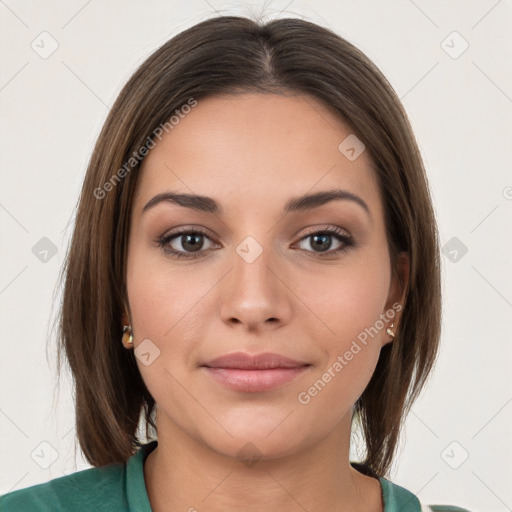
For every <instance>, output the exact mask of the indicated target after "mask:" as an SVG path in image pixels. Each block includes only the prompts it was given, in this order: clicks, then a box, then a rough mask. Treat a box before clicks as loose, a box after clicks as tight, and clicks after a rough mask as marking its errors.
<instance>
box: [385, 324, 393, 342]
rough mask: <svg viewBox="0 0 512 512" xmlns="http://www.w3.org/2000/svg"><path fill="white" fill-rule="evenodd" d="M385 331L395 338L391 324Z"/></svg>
mask: <svg viewBox="0 0 512 512" xmlns="http://www.w3.org/2000/svg"><path fill="white" fill-rule="evenodd" d="M386 332H387V334H388V335H389V336H391V337H392V338H393V339H394V338H395V331H393V324H391V325H390V326H389V327H388V328H387V329H386Z"/></svg>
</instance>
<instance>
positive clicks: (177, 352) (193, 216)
mask: <svg viewBox="0 0 512 512" xmlns="http://www.w3.org/2000/svg"><path fill="white" fill-rule="evenodd" d="M350 133H351V130H350V128H349V127H348V126H347V125H346V124H344V123H343V122H342V121H341V120H340V119H339V118H338V117H337V116H335V115H334V114H333V113H332V112H331V111H330V110H329V109H327V108H326V107H325V106H324V105H323V104H321V103H320V102H319V101H318V100H316V99H315V98H312V97H309V96H303V95H286V96H285V95H279V94H256V93H254V94H252V93H251V94H248V93H246V94H241V95H238V96H229V97H227V96H226V97H218V96H217V97H213V98H209V99H206V100H200V101H198V105H197V106H196V107H195V108H193V109H192V111H191V112H190V113H189V114H188V115H187V116H186V117H184V119H181V120H180V122H179V124H178V125H176V126H175V127H174V129H173V130H172V131H171V132H170V133H169V134H167V135H165V136H164V137H163V139H162V141H161V142H159V143H158V144H157V145H156V147H154V148H153V149H152V150H151V151H150V153H149V154H148V156H147V157H146V159H145V160H144V163H143V166H142V169H141V174H140V176H139V181H138V184H137V189H136V193H135V197H134V203H133V208H132V217H131V228H130V235H129V246H128V264H127V289H128V299H129V312H128V313H127V315H126V316H125V318H124V319H123V321H124V322H129V323H131V325H132V331H133V337H134V347H135V348H137V347H138V346H139V344H140V343H142V342H143V340H145V339H149V340H151V343H153V344H154V346H156V347H158V349H159V350H160V355H159V357H157V358H156V359H154V361H152V362H151V364H149V365H147V366H146V365H144V364H142V362H141V361H140V360H139V359H137V364H138V366H139V369H140V372H141V375H142V377H143V379H144V381H145V383H146V385H147V387H148V389H149V391H150V392H151V394H152V396H153V397H154V398H155V400H156V403H157V427H158V440H159V444H158V447H157V449H156V450H155V451H153V452H152V453H151V454H150V455H149V457H148V458H147V460H146V463H145V466H144V476H145V481H146V487H147V491H148V496H149V499H150V502H151V506H152V508H153V510H154V511H156V512H160V511H169V510H184V511H185V510H191V511H192V510H200V511H212V512H213V511H215V512H217V511H219V512H220V511H222V512H226V511H235V510H236V511H239V510H246V511H250V512H253V511H263V510H264V511H268V510H286V511H290V512H293V511H303V510H304V509H306V510H308V511H309V512H320V511H323V510H334V511H338V512H348V511H351V512H354V511H355V512H358V511H361V512H362V511H366V512H368V511H370V512H380V511H382V510H383V503H382V500H381V490H380V484H379V482H378V480H377V479H374V478H370V477H367V476H364V475H362V474H361V473H359V472H358V471H356V470H355V469H353V468H352V467H351V466H350V464H349V446H350V424H351V417H352V407H353V405H354V403H355V402H356V401H357V399H358V397H359V396H360V395H361V393H362V392H363V391H364V389H365V388H366V386H367V384H368V382H369V380H370V378H371V376H372V374H373V371H374V370H375V366H376V364H377V361H378V358H379V353H380V349H381V347H382V346H384V345H385V344H386V343H390V342H392V337H391V336H389V335H388V334H386V327H388V326H389V325H390V322H386V323H385V327H384V328H383V329H381V330H380V331H379V333H378V335H376V336H374V337H373V338H370V341H369V342H368V344H367V345H366V346H363V348H362V350H361V351H360V352H359V353H357V355H355V356H354V357H353V359H352V360H351V361H349V362H348V364H346V366H344V367H343V369H342V371H340V372H338V373H336V374H335V377H333V378H332V379H331V380H330V382H329V383H328V384H327V385H326V386H325V387H324V388H323V389H322V390H321V392H319V393H318V394H317V395H316V396H314V397H312V398H311V401H310V402H309V403H308V404H301V403H300V402H299V401H298V398H297V397H298V394H299V393H300V392H304V391H307V390H308V389H309V388H310V387H311V386H312V385H313V383H314V382H315V381H317V380H318V379H319V378H321V376H322V374H323V373H324V372H325V371H326V370H327V369H328V368H329V367H331V366H332V365H333V364H334V362H335V361H336V360H337V357H338V356H340V355H343V354H345V352H346V351H347V350H349V348H350V346H351V344H352V342H353V341H354V340H356V339H357V336H358V334H360V333H361V332H363V331H364V330H365V328H368V327H370V326H373V325H374V324H375V322H376V321H377V320H378V319H379V318H380V317H379V315H381V314H382V313H385V312H386V311H388V310H390V309H391V308H392V305H393V304H394V303H397V302H398V303H400V302H402V303H403V298H404V288H401V287H400V285H399V282H398V279H397V278H396V276H395V275H394V274H393V273H392V272H391V260H390V255H389V249H388V242H387V238H386V231H385V223H384V214H383V207H382V200H381V196H380V191H379V188H378V184H377V180H376V176H375V173H374V171H373V169H372V161H371V158H370V156H369V154H368V152H367V151H364V152H363V153H362V154H361V155H360V156H359V157H358V158H357V159H356V160H354V161H350V160H348V159H347V158H346V157H345V156H344V155H343V154H342V153H341V152H340V151H339V150H338V145H339V144H340V143H341V141H343V140H344V139H345V138H346V137H347V136H348V135H350ZM330 189H344V190H347V191H350V192H351V193H352V194H355V195H357V196H358V197H360V198H361V199H363V200H364V202H365V203H366V204H367V206H368V209H369V213H367V212H366V211H365V209H364V208H363V207H361V206H360V205H359V204H357V203H356V202H355V201H352V200H346V199H345V200H337V201H336V200H335V201H330V202H327V203H325V204H323V205H321V206H318V207H316V208H312V209H309V210H305V211H300V212H290V213H287V214H286V215H284V216H283V215H282V213H281V209H282V208H283V206H284V205H285V203H286V202H287V201H288V200H289V199H290V198H292V197H297V196H301V195H303V194H307V193H314V192H318V191H323V190H330ZM168 191H175V192H179V193H188V194H199V195H204V196H209V197H212V198H214V199H215V200H216V201H217V202H218V203H219V204H220V205H221V206H222V208H223V213H222V215H220V214H219V215H215V214H212V213H207V212H199V211H195V210H192V209H189V208H186V207H184V206H180V205H177V204H173V203H171V202H161V203H159V204H157V205H155V206H154V207H152V208H150V209H148V210H147V211H146V212H144V213H143V212H142V209H143V207H144V205H146V203H148V201H149V200H150V199H151V198H153V197H154V196H156V195H157V194H160V193H162V192H168ZM180 226H183V227H190V228H191V229H190V230H189V231H188V233H190V232H194V230H193V229H192V228H203V229H204V230H206V232H207V235H206V236H205V237H201V236H199V239H198V240H197V242H198V243H197V244H196V246H197V245H199V246H200V250H199V252H198V251H194V249H193V248H192V249H191V248H190V245H187V243H186V240H184V238H183V236H182V235H183V233H182V234H181V235H178V236H176V237H175V238H174V239H173V240H172V241H168V243H167V247H168V248H169V247H170V248H174V249H175V250H177V251H180V252H182V253H185V254H189V255H190V254H191V255H194V254H199V257H198V258H196V259H185V258H179V259H177V258H173V257H172V256H170V255H169V254H168V253H166V252H165V251H164V248H163V247H162V246H159V245H158V242H157V240H158V239H159V238H160V237H162V236H163V235H166V234H171V232H172V230H173V229H175V228H177V227H180ZM336 226H337V227H338V228H340V229H341V230H342V233H343V234H344V235H347V236H350V237H351V238H350V239H351V240H353V241H354V242H355V245H354V246H347V247H346V250H344V251H342V252H340V253H338V254H333V251H334V250H336V249H338V248H339V247H343V245H344V244H343V242H340V241H339V240H338V239H337V238H336V237H335V236H332V238H331V239H329V238H328V239H327V240H326V241H324V243H325V244H326V246H327V247H328V248H329V249H328V250H329V251H330V254H329V256H327V257H322V254H324V253H325V252H327V251H325V252H322V251H321V250H319V249H318V245H315V240H313V237H312V236H311V234H314V233H318V232H322V230H324V229H325V228H328V227H336ZM307 235H309V236H307ZM247 236H251V237H253V238H254V239H255V240H256V241H257V243H258V244H259V245H260V247H261V249H262V253H261V254H260V255H259V257H258V258H256V259H255V260H254V261H253V262H251V263H248V262H247V261H246V260H244V259H243V258H242V257H241V256H240V255H239V253H237V251H236V249H237V247H238V246H239V245H240V244H241V242H242V241H243V240H244V239H245V238H246V237H247ZM201 242H202V244H203V245H202V246H201ZM329 243H330V245H329ZM321 245H322V241H320V246H321ZM251 250H253V249H251ZM400 262H401V263H400V264H401V265H402V272H403V274H404V278H405V285H406V283H407V258H406V256H405V255H402V257H401V259H400ZM398 320H399V316H398V315H397V316H395V318H394V319H393V322H394V325H395V328H396V325H397V323H398ZM236 351H243V352H248V353H251V354H258V353H262V352H275V353H278V354H281V355H285V356H287V357H291V358H293V359H297V360H301V361H305V362H307V363H309V364H310V366H309V367H308V369H307V371H305V372H304V373H302V374H301V375H299V376H298V377H297V378H296V379H295V380H292V381H291V382H288V383H286V384H284V385H282V386H281V387H279V388H277V389H273V390H270V391H266V392H260V393H244V392H239V391H233V390H230V389H227V388H225V387H223V386H222V385H221V384H219V383H218V382H216V381H215V380H214V379H212V377H211V376H209V375H207V374H206V373H205V372H204V371H203V369H201V368H200V367H199V365H200V364H202V363H204V362H205V361H207V360H209V359H212V358H214V357H218V356H220V355H224V354H227V353H231V352H236ZM247 443H252V444H251V445H249V446H251V447H252V448H251V449H252V450H253V451H255V452H257V454H258V455H259V456H260V457H261V458H260V459H259V460H258V461H257V462H256V463H255V464H253V465H249V464H247V463H244V461H243V460H241V459H242V458H241V456H240V455H238V452H239V450H240V449H241V448H242V447H244V446H246V445H247ZM246 449H247V448H246Z"/></svg>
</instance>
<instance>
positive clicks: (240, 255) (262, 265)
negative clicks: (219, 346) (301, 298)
mask: <svg viewBox="0 0 512 512" xmlns="http://www.w3.org/2000/svg"><path fill="white" fill-rule="evenodd" d="M263 238H264V239H263ZM260 240H261V243H260V241H258V240H256V238H255V237H252V236H247V237H246V238H245V239H243V240H242V242H240V243H239V244H238V246H236V247H235V251H234V253H233V260H232V263H233V265H232V270H231V272H230V275H229V278H228V280H227V281H226V282H225V284H224V288H223V290H222V294H221V295H222V298H221V300H222V306H221V314H222V317H223V320H224V321H228V322H231V323H242V324H246V326H247V327H248V328H251V329H256V328H257V327H258V325H260V324H264V323H265V322H267V323H268V322H274V323H275V322H276V321H278V322H279V323H281V322H284V321H286V320H287V319H288V317H289V315H290V313H291V305H290V303H289V301H290V297H289V296H288V294H287V288H286V287H285V286H284V285H283V283H282V282H281V280H280V278H279V277H278V275H279V272H278V269H277V267H278V266H279V263H278V258H277V254H276V251H275V250H274V249H273V247H272V242H271V236H267V237H263V236H261V237H260Z"/></svg>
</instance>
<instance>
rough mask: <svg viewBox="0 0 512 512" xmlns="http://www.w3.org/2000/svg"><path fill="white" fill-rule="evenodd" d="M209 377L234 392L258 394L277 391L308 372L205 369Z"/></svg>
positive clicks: (298, 370) (297, 370) (294, 370)
mask: <svg viewBox="0 0 512 512" xmlns="http://www.w3.org/2000/svg"><path fill="white" fill-rule="evenodd" d="M203 368H204V369H205V370H206V371H207V372H208V374H209V375H211V376H212V377H213V378H214V379H215V380H217V381H218V382H220V383H221V384H223V385H224V386H225V387H227V388H229V389H232V390H234V391H244V392H246V393H258V392H260V391H269V390H271V389H275V388H277V387H279V386H282V385H283V384H286V383H287V382H290V381H292V380H293V379H295V378H297V377H298V376H299V375H301V374H302V373H304V372H305V371H306V370H307V368H308V367H307V366H299V367H297V368H272V369H269V370H240V369H238V368H210V367H208V366H204V367H203Z"/></svg>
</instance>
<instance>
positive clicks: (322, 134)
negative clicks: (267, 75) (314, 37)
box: [134, 93, 380, 211]
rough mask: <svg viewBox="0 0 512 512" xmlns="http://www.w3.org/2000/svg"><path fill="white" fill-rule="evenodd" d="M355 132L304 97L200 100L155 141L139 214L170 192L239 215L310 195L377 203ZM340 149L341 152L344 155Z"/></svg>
mask: <svg viewBox="0 0 512 512" xmlns="http://www.w3.org/2000/svg"><path fill="white" fill-rule="evenodd" d="M354 137H355V136H354V134H353V133H352V131H351V129H350V127H349V126H348V125H347V124H345V123H344V122H343V121H342V120H341V119H340V118H339V117H338V116H337V115H335V114H334V113H333V112H332V111H331V110H330V109H329V108H327V107H326V106H325V105H323V104H322V103H321V102H320V101H319V100H317V99H315V98H313V97H310V96H306V95H294V96H290V95H287V96H285V95H280V94H259V93H255V94H252V93H246V94H241V95H236V96H215V97H210V98H207V99H204V100H198V102H197V105H196V106H195V107H194V108H192V109H191V110H190V112H189V113H188V114H186V115H182V116H181V117H180V119H179V122H178V123H176V124H174V125H173V128H172V130H171V131H170V132H169V133H167V134H165V135H164V136H163V137H162V140H161V141H158V139H155V142H156V146H155V147H154V148H153V149H151V151H150V152H149V154H148V155H147V156H146V158H145V159H144V161H143V165H142V168H141V170H140V175H139V177H138V183H137V192H136V196H135V204H134V209H135V210H139V211H140V210H141V209H142V208H143V206H144V204H145V203H146V202H147V201H148V200H149V199H151V197H153V196H154V195H156V194H159V193H162V192H164V191H165V190H166V189H169V190H173V191H176V190H179V191H180V192H183V193H194V194H200V195H206V196H214V197H216V198H218V199H219V201H220V202H223V203H224V202H228V203H229V202H231V203H232V206H233V208H232V209H233V211H234V210H236V209H238V210H239V209H240V207H241V206H242V205H244V204H245V205H246V206H248V205H249V204H250V203H252V202H254V203H255V204H266V205H268V206H270V205H271V203H276V204H278V205H279V206H281V205H282V203H284V202H286V201H287V199H288V198H289V197H290V196H298V195H302V194H305V193H307V192H309V191H315V190H325V189H332V188H343V189H346V190H349V191H350V192H352V193H355V194H357V195H363V196H365V200H366V201H367V202H373V203H378V204H375V205H374V208H376V209H380V201H379V191H378V187H377V182H376V178H375V173H374V171H373V169H372V165H373V163H372V161H371V158H370V156H369V155H368V152H367V151H362V153H361V154H360V155H359V156H358V157H357V158H355V159H353V158H348V157H347V155H348V156H353V152H352V153H348V154H347V153H344V152H343V151H344V150H345V149H346V146H347V144H346V143H345V142H344V141H349V144H348V146H354V141H355V144H356V147H355V149H356V151H359V150H360V149H361V146H357V144H358V142H357V139H354ZM340 144H341V150H340Z"/></svg>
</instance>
